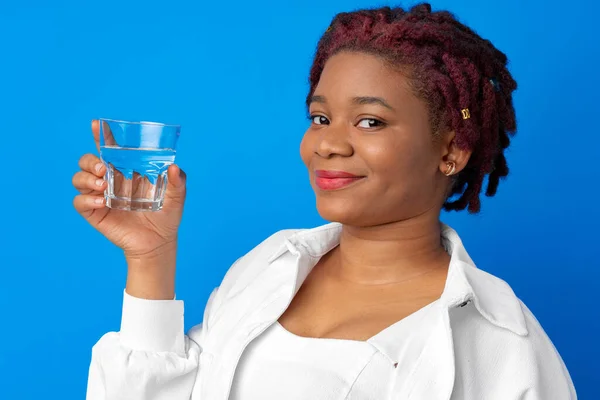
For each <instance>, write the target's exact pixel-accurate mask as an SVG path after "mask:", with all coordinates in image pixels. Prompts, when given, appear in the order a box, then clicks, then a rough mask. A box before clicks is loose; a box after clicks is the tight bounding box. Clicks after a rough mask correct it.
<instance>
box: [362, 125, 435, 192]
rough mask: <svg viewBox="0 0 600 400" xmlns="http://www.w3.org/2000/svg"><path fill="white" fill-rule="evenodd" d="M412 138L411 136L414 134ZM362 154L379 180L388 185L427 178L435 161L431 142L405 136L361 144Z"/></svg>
mask: <svg viewBox="0 0 600 400" xmlns="http://www.w3.org/2000/svg"><path fill="white" fill-rule="evenodd" d="M413 139H414V138H413ZM363 154H364V156H363V157H364V158H365V159H368V160H369V167H370V169H371V170H372V171H373V172H374V173H375V175H376V176H377V177H378V179H379V180H380V181H381V182H385V183H387V184H388V185H389V186H396V185H401V186H404V187H408V186H412V185H411V183H412V182H417V183H418V182H421V181H422V180H423V179H425V178H426V175H427V174H428V171H429V170H430V169H431V168H430V167H432V166H433V167H435V165H437V163H436V162H434V157H433V154H434V149H433V147H432V144H431V143H430V142H426V141H417V140H410V138H406V139H405V140H403V139H401V138H398V136H397V137H396V140H382V141H381V142H379V143H377V142H373V143H370V144H369V145H366V146H364V147H363Z"/></svg>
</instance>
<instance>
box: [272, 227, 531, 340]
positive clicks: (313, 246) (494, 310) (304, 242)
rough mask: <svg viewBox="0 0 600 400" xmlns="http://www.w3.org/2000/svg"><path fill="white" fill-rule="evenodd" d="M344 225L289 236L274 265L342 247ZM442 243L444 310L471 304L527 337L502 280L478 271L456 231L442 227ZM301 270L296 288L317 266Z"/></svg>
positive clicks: (519, 310) (516, 306)
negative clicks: (445, 259) (446, 260)
mask: <svg viewBox="0 0 600 400" xmlns="http://www.w3.org/2000/svg"><path fill="white" fill-rule="evenodd" d="M341 230H342V225H341V224H339V223H330V224H326V225H322V226H319V227H317V228H313V229H306V230H300V231H297V232H295V233H293V234H291V235H290V236H289V237H287V238H286V239H285V240H284V241H283V243H282V244H281V246H280V247H279V248H278V249H277V251H275V253H274V254H273V255H272V256H271V257H270V258H269V262H270V263H271V262H273V261H274V260H276V259H277V258H279V257H280V256H282V255H283V254H285V253H287V252H291V253H292V254H294V255H298V256H302V255H308V256H310V257H312V258H314V259H318V258H320V257H321V256H323V255H324V254H326V253H327V252H329V251H330V250H332V249H333V248H334V247H336V246H337V245H338V244H339V240H340V233H341ZM441 232H442V242H443V244H444V246H445V248H446V250H447V251H448V253H449V254H450V266H449V269H448V277H447V279H446V285H445V287H444V291H443V293H442V296H441V297H440V304H441V305H442V306H443V308H445V309H450V308H454V307H458V306H461V305H464V304H465V303H466V302H469V301H472V302H473V305H474V306H475V308H476V309H477V310H478V312H479V313H480V314H481V315H482V316H483V317H484V318H485V319H486V320H487V321H489V322H490V323H492V324H494V325H496V326H498V327H501V328H504V329H508V330H509V331H511V332H513V333H515V334H517V335H521V336H526V335H527V334H528V331H527V327H526V323H525V317H524V315H523V311H522V308H521V302H520V300H519V299H518V298H517V297H516V295H515V293H514V292H513V290H512V289H511V288H510V286H509V285H508V284H507V283H506V282H504V281H503V280H501V279H499V278H497V277H495V276H493V275H491V274H489V273H487V272H485V271H483V270H480V269H478V268H477V267H476V266H475V263H474V262H473V260H472V259H471V257H470V256H469V254H468V253H467V251H466V249H465V247H464V245H463V243H462V240H461V239H460V237H459V236H458V234H457V232H456V231H455V230H454V229H452V228H450V227H449V226H448V225H445V224H442V231H441ZM308 265H309V266H308V267H306V268H308V270H307V271H299V278H298V281H297V287H298V288H299V287H300V285H301V284H302V282H303V280H304V278H305V277H306V276H307V275H308V273H309V272H310V269H312V266H314V264H313V263H310V264H308Z"/></svg>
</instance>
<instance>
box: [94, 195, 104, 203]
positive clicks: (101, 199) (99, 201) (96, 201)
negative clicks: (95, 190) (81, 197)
mask: <svg viewBox="0 0 600 400" xmlns="http://www.w3.org/2000/svg"><path fill="white" fill-rule="evenodd" d="M94 203H96V204H102V203H104V197H99V198H97V199H96V200H94Z"/></svg>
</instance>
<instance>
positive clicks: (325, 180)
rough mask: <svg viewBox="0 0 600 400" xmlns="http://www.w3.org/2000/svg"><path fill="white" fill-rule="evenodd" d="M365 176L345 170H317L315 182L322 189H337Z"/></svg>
mask: <svg viewBox="0 0 600 400" xmlns="http://www.w3.org/2000/svg"><path fill="white" fill-rule="evenodd" d="M363 178H364V176H358V175H354V174H351V173H349V172H344V171H325V170H321V169H320V170H316V171H315V184H316V185H317V186H318V187H319V189H322V190H337V189H342V188H345V187H346V186H348V185H351V184H353V183H355V182H357V181H359V180H361V179H363Z"/></svg>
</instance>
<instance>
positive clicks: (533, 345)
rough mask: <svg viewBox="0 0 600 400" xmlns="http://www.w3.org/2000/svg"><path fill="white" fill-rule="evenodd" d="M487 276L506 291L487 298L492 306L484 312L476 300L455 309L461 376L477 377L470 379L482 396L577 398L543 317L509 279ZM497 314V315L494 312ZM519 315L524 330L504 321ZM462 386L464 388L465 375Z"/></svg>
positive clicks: (520, 324) (454, 323) (539, 399)
mask: <svg viewBox="0 0 600 400" xmlns="http://www.w3.org/2000/svg"><path fill="white" fill-rule="evenodd" d="M485 275H486V279H488V280H489V281H490V282H493V283H494V284H495V285H498V287H501V288H502V289H503V291H501V292H497V293H495V294H496V295H497V296H494V297H495V298H493V299H492V298H489V299H486V301H487V302H488V304H487V308H486V309H484V310H478V306H479V307H481V305H477V304H472V305H470V306H468V307H458V308H455V309H453V310H452V311H451V316H452V317H451V325H452V331H453V338H454V345H455V351H456V354H455V356H456V365H457V374H458V376H459V377H463V378H464V377H469V376H470V377H476V379H474V380H475V381H474V382H471V381H470V379H467V380H468V381H469V382H470V384H469V386H471V387H472V388H473V390H475V392H478V393H480V394H481V395H482V396H483V395H484V394H485V393H497V394H498V395H500V394H502V396H504V397H503V398H513V397H511V396H519V397H518V398H523V399H531V400H542V399H551V398H556V399H559V398H560V399H565V400H574V399H577V395H576V393H575V388H574V386H573V382H572V380H571V376H570V374H569V372H568V370H567V367H566V366H565V363H564V361H563V359H562V357H561V356H560V354H559V353H558V351H557V349H556V347H555V345H554V343H553V342H552V340H551V339H550V337H549V336H548V334H547V333H546V331H545V330H544V328H543V327H542V325H541V324H540V322H539V321H538V319H537V318H536V317H535V315H534V314H533V313H532V311H531V310H530V309H529V308H528V307H527V306H526V304H525V303H524V302H523V301H522V300H521V299H520V298H518V297H517V296H516V295H514V293H512V289H510V286H509V284H508V283H507V282H506V281H504V280H502V279H500V278H498V277H495V276H494V275H491V274H488V273H485ZM509 289H510V293H511V294H509V293H508V292H507V291H508V290H509ZM500 293H503V294H502V295H500ZM509 300H510V301H509ZM490 302H494V307H491V306H490ZM509 304H510V306H509ZM513 307H516V308H513ZM492 312H493V313H494V314H496V315H490V314H491V313H492ZM486 313H487V314H488V315H484V314H486ZM502 313H505V315H504V316H502V315H500V314H502ZM513 318H518V319H519V320H520V321H519V324H518V325H517V326H521V327H522V330H519V329H513V328H512V327H511V325H510V324H508V325H503V324H502V323H499V322H506V321H510V320H511V319H513ZM492 322H493V323H492ZM457 385H458V386H459V388H458V389H457V390H458V391H460V386H461V385H460V379H459V381H457ZM492 398H493V399H495V398H496V397H492ZM498 398H500V397H498Z"/></svg>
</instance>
